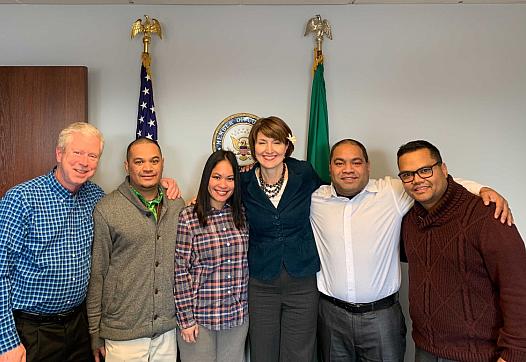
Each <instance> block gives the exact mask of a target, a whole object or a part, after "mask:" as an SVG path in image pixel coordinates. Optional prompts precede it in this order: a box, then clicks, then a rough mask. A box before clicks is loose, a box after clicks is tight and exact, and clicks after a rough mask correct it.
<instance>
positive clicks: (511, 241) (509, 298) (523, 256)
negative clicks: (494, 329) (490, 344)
mask: <svg viewBox="0 0 526 362" xmlns="http://www.w3.org/2000/svg"><path fill="white" fill-rule="evenodd" d="M480 242H481V251H482V254H483V255H482V256H483V258H484V262H485V264H486V267H487V271H488V273H489V275H490V278H491V279H492V282H493V283H494V285H495V286H496V289H497V291H498V293H499V306H500V309H501V313H502V317H503V327H502V328H501V329H500V330H499V336H498V339H497V345H498V347H499V349H501V350H502V353H501V357H502V358H503V359H504V360H505V361H507V362H519V361H526V250H525V247H524V242H523V240H522V239H521V236H520V234H519V232H518V231H517V228H516V227H515V226H511V227H510V226H507V225H502V224H501V223H500V222H499V221H498V220H496V219H495V218H493V217H490V216H487V217H486V219H485V222H484V224H483V227H482V229H481V230H480Z"/></svg>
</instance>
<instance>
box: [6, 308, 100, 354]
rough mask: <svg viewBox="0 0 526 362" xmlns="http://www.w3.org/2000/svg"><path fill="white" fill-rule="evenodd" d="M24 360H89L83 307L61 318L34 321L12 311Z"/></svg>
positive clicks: (88, 343) (87, 333)
mask: <svg viewBox="0 0 526 362" xmlns="http://www.w3.org/2000/svg"><path fill="white" fill-rule="evenodd" d="M15 324H16V329H17V331H18V335H19V336H20V339H21V341H22V344H23V345H24V347H25V349H26V356H27V361H28V362H37V361H38V362H57V361H60V362H63V361H71V362H73V361H75V362H82V361H92V353H91V345H90V337H89V332H88V321H87V316H86V309H85V307H81V308H79V309H78V311H77V312H76V313H74V314H72V315H71V316H70V317H68V318H66V319H64V320H63V321H60V322H57V321H53V322H50V321H38V320H36V318H31V317H28V316H25V315H23V314H22V315H18V314H16V313H15Z"/></svg>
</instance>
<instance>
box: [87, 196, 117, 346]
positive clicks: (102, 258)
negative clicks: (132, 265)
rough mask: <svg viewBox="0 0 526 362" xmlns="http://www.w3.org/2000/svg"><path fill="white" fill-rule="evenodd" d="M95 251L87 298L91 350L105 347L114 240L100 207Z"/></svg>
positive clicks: (96, 212)
mask: <svg viewBox="0 0 526 362" xmlns="http://www.w3.org/2000/svg"><path fill="white" fill-rule="evenodd" d="M93 223H94V226H93V249H92V256H91V275H90V282H89V286H88V293H87V296H86V309H87V313H88V326H89V333H90V337H91V349H92V350H96V349H97V348H99V347H102V346H104V340H103V339H102V338H100V336H99V330H100V329H99V328H100V320H101V315H102V295H103V290H104V277H105V276H106V274H107V272H108V268H109V265H110V255H111V251H112V245H113V242H112V238H111V233H110V228H109V226H108V222H107V221H106V219H105V218H104V216H103V214H102V213H101V211H100V210H99V209H98V206H96V207H95V209H94V210H93Z"/></svg>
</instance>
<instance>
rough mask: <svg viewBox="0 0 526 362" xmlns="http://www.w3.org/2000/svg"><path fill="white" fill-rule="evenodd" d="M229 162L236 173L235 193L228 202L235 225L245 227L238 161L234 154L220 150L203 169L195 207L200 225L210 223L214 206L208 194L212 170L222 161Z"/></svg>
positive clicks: (209, 159) (239, 227)
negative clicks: (208, 220)
mask: <svg viewBox="0 0 526 362" xmlns="http://www.w3.org/2000/svg"><path fill="white" fill-rule="evenodd" d="M223 160H225V161H228V162H230V165H231V166H232V170H233V171H234V192H233V193H232V196H230V198H229V199H228V200H227V201H228V203H229V204H230V207H231V208H232V215H233V219H234V225H236V227H237V228H238V229H241V228H242V227H244V226H245V216H244V213H243V205H242V203H241V184H240V176H239V167H238V165H237V159H236V156H235V155H234V153H233V152H231V151H224V150H218V151H215V152H214V153H212V154H211V155H210V157H208V160H206V163H205V167H204V168H203V174H202V175H201V183H200V184H199V191H198V192H197V199H196V203H195V205H194V212H195V213H196V214H197V218H198V219H199V224H200V225H201V226H202V227H205V226H206V225H207V224H208V222H207V219H208V215H210V210H211V209H212V206H211V204H210V192H208V183H209V182H210V176H211V175H212V170H213V169H214V167H216V165H217V164H218V163H219V162H221V161H223Z"/></svg>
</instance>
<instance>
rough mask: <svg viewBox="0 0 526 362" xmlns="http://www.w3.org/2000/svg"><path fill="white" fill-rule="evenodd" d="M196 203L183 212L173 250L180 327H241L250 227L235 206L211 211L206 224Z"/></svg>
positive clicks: (244, 314)
mask: <svg viewBox="0 0 526 362" xmlns="http://www.w3.org/2000/svg"><path fill="white" fill-rule="evenodd" d="M193 209H194V206H187V207H185V208H184V209H183V210H182V211H181V214H180V215H179V224H178V226H177V243H176V249H175V307H176V316H177V323H178V325H179V327H180V328H188V327H191V326H193V325H195V324H199V325H202V326H204V327H205V328H207V329H210V330H214V331H217V330H223V329H229V328H232V327H237V326H240V325H241V324H243V323H244V322H245V321H246V320H247V319H248V300H247V297H248V260H247V251H248V229H247V228H246V227H244V228H242V229H240V230H239V229H237V228H236V226H235V225H234V220H233V217H232V209H231V207H230V206H229V205H228V204H225V206H224V207H223V209H222V210H215V209H213V210H212V211H211V214H210V215H209V216H208V224H207V226H206V227H202V226H201V225H200V224H199V220H198V219H197V215H196V214H195V213H194V211H193Z"/></svg>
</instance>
